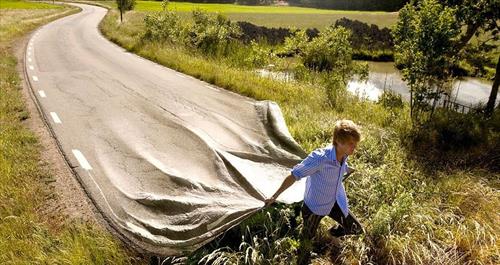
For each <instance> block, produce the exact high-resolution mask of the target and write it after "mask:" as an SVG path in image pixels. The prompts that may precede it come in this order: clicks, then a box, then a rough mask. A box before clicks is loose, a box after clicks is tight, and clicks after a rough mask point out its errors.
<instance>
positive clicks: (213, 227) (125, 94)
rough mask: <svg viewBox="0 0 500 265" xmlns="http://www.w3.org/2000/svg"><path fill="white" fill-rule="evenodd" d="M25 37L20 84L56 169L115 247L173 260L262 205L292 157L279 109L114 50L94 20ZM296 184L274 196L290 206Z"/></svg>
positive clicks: (85, 15) (296, 149)
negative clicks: (46, 132)
mask: <svg viewBox="0 0 500 265" xmlns="http://www.w3.org/2000/svg"><path fill="white" fill-rule="evenodd" d="M78 6H79V7H81V8H82V12H81V13H78V14H75V15H71V16H68V17H65V18H62V19H59V20H57V21H55V22H53V23H50V24H48V25H46V26H44V27H42V28H40V29H39V30H37V31H36V32H35V33H34V34H33V35H32V37H31V39H30V41H29V42H28V46H27V47H26V54H25V67H26V76H27V78H28V80H29V83H30V85H31V88H32V92H33V94H34V96H35V97H36V102H37V103H38V105H39V107H40V109H41V110H42V113H43V114H44V117H45V119H46V121H47V123H48V125H49V127H50V128H51V130H52V132H53V134H54V135H55V137H56V139H57V142H58V144H59V145H60V148H61V150H62V152H63V153H64V155H65V157H66V159H67V161H68V163H69V164H70V166H71V167H72V168H73V169H74V171H75V172H76V175H77V177H78V178H79V180H80V182H81V184H82V186H83V187H84V188H85V190H86V191H87V193H88V194H89V196H90V197H91V199H92V200H93V201H94V203H95V204H96V206H97V208H98V209H99V210H100V212H101V213H102V215H103V217H104V218H105V219H106V220H107V221H108V222H109V224H110V225H111V226H112V227H113V228H114V229H115V230H116V231H117V232H118V233H119V235H121V238H122V239H125V240H126V241H128V242H130V243H132V244H134V245H135V246H138V247H140V248H142V249H143V250H145V251H148V252H154V253H157V254H160V255H179V254H182V253H186V252H189V251H193V250H195V249H196V248H198V247H200V246H202V245H203V244H206V243H208V242H209V241H210V240H212V239H213V238H214V237H215V236H217V235H219V234H221V233H222V232H224V231H226V230H227V229H229V228H230V227H232V226H234V225H237V224H238V223H239V222H241V221H242V220H243V219H245V218H247V217H249V216H250V215H251V214H253V213H255V212H256V211H258V210H259V209H261V208H262V207H263V206H264V203H263V201H264V200H265V198H266V197H269V196H271V195H272V193H273V192H274V191H275V190H276V189H277V188H278V186H279V184H280V183H281V181H282V180H283V178H284V177H286V175H288V173H289V168H290V167H291V166H293V165H294V164H295V163H296V162H297V161H298V160H299V159H300V158H301V157H303V156H304V152H303V151H302V149H301V148H300V146H299V145H298V144H297V143H296V142H295V141H294V140H293V138H292V137H291V136H290V134H289V132H288V130H287V129H286V125H285V124H284V120H283V117H282V115H281V111H280V110H279V107H278V106H277V105H276V104H274V103H273V102H269V101H254V100H252V99H249V98H246V97H243V96H240V95H237V94H235V93H231V92H228V91H225V90H222V89H220V88H217V87H213V86H211V85H209V84H207V83H204V82H202V81H199V80H196V79H194V78H191V77H189V76H186V75H183V74H181V73H178V72H176V71H174V70H171V69H168V68H165V67H162V66H160V65H157V64H155V63H153V62H150V61H148V60H145V59H142V58H140V57H138V56H136V55H133V54H130V53H128V52H126V51H124V50H123V49H122V48H120V47H118V46H116V45H115V44H113V43H111V42H109V41H108V40H106V39H105V38H104V37H103V36H102V35H101V34H100V33H99V31H98V28H97V25H98V23H99V22H100V20H101V19H102V18H103V17H104V15H105V13H106V9H103V8H100V7H96V6H89V5H78ZM303 188H304V185H303V183H302V182H300V183H297V184H295V185H294V186H293V187H292V188H291V189H289V190H288V191H287V192H286V193H284V194H283V196H282V197H281V199H282V201H283V202H295V201H300V200H301V199H302V195H303V192H302V191H303Z"/></svg>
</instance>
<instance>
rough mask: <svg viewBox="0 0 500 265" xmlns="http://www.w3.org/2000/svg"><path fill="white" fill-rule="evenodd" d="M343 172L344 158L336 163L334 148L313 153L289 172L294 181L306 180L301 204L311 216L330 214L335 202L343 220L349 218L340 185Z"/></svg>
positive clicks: (344, 169)
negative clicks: (343, 217)
mask: <svg viewBox="0 0 500 265" xmlns="http://www.w3.org/2000/svg"><path fill="white" fill-rule="evenodd" d="M346 172H347V156H346V157H345V159H344V161H341V162H340V163H339V162H338V161H337V155H336V152H335V146H333V145H330V146H327V147H325V148H319V149H316V150H314V151H313V152H312V153H311V154H309V156H308V157H307V158H306V159H304V160H303V161H302V162H301V163H300V164H297V165H296V166H295V167H293V169H292V175H293V176H294V177H295V179H296V180H299V179H301V178H304V177H308V178H307V180H306V190H305V193H304V203H305V204H306V205H307V207H309V209H311V211H312V212H313V213H314V214H316V215H321V216H326V215H328V214H330V211H331V210H332V208H333V206H334V205H335V202H337V204H338V205H339V207H340V209H341V210H342V213H343V214H344V216H347V215H348V213H349V208H348V200H347V196H346V193H345V189H344V184H342V178H343V176H344V174H345V173H346Z"/></svg>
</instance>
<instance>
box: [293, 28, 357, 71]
mask: <svg viewBox="0 0 500 265" xmlns="http://www.w3.org/2000/svg"><path fill="white" fill-rule="evenodd" d="M349 37H350V32H349V30H347V29H345V28H343V27H337V28H332V27H328V28H326V30H324V31H322V32H321V33H320V34H319V36H318V37H316V38H314V39H312V41H310V42H309V43H308V44H307V45H306V47H305V49H304V51H303V54H302V60H303V63H304V65H305V66H306V67H307V68H309V69H312V70H315V71H318V72H321V71H331V70H335V71H336V72H340V73H347V72H349V70H350V69H349V68H350V66H351V62H352V48H351V44H350V43H349Z"/></svg>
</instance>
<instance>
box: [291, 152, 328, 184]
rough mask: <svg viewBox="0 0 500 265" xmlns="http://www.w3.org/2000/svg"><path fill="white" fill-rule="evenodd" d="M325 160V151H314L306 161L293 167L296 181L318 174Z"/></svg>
mask: <svg viewBox="0 0 500 265" xmlns="http://www.w3.org/2000/svg"><path fill="white" fill-rule="evenodd" d="M323 158H324V150H321V149H317V150H314V151H313V152H312V153H311V154H309V156H307V157H306V159H304V160H303V161H302V162H300V163H299V164H297V165H296V166H294V167H293V169H292V176H293V177H294V178H295V179H296V180H299V179H301V178H304V177H307V176H310V175H312V174H314V173H316V172H318V171H319V169H320V166H321V161H323Z"/></svg>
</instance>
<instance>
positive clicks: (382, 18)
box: [96, 1, 398, 29]
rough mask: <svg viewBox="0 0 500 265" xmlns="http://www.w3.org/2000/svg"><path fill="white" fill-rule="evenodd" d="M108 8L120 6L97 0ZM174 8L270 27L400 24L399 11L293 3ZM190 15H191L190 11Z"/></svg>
mask: <svg viewBox="0 0 500 265" xmlns="http://www.w3.org/2000/svg"><path fill="white" fill-rule="evenodd" d="M96 2H97V3H100V4H103V5H106V6H108V7H114V6H116V5H115V3H114V1H96ZM169 8H170V9H171V10H175V11H178V12H180V13H189V12H191V11H193V10H195V9H199V10H203V11H206V12H218V13H221V14H224V15H225V16H227V17H228V18H230V19H231V20H234V21H248V22H251V23H253V24H256V25H259V26H266V27H295V28H317V29H322V28H324V27H326V26H329V25H331V24H334V23H335V21H336V20H337V19H340V18H343V17H347V18H349V19H353V20H354V19H356V20H359V21H362V22H365V23H368V24H375V25H377V26H379V27H390V26H392V25H393V24H394V23H396V19H397V16H398V14H397V13H396V12H373V11H370V12H369V11H345V10H327V9H316V8H304V7H289V6H244V5H235V4H203V3H189V2H171V3H170V4H169ZM161 9H162V7H161V1H137V2H136V6H135V8H134V10H135V11H140V12H151V11H160V10H161ZM186 15H187V14H186Z"/></svg>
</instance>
